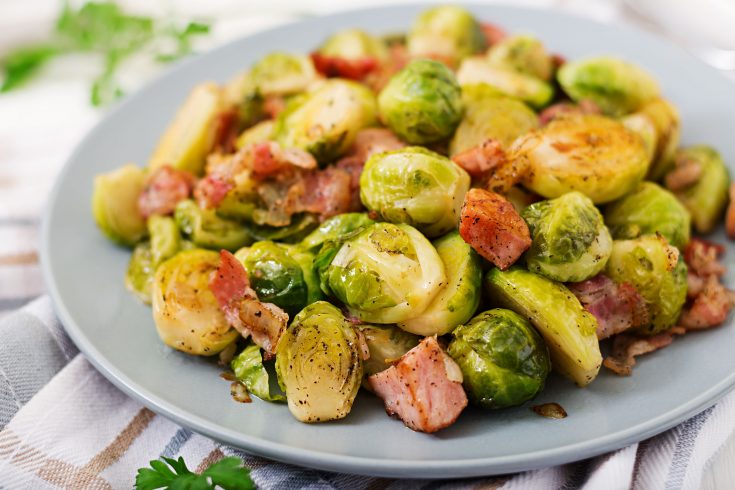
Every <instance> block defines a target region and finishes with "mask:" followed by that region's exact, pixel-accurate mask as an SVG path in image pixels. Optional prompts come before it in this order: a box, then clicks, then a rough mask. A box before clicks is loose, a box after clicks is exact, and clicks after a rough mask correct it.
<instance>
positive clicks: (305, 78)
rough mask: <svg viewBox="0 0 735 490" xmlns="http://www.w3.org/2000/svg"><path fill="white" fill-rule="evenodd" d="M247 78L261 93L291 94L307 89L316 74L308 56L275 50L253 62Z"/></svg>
mask: <svg viewBox="0 0 735 490" xmlns="http://www.w3.org/2000/svg"><path fill="white" fill-rule="evenodd" d="M249 78H250V83H251V84H252V87H253V88H254V89H255V91H257V92H258V93H259V94H261V95H291V94H297V93H299V92H303V91H305V90H306V89H308V88H309V85H310V84H311V83H312V82H313V81H314V80H316V78H317V74H316V71H315V70H314V65H313V64H312V62H311V59H310V58H309V57H308V56H303V55H293V54H289V53H280V52H275V53H270V54H268V55H266V56H265V57H263V58H262V59H261V60H260V61H258V62H257V63H255V64H254V65H253V67H252V68H251V69H250V73H249Z"/></svg>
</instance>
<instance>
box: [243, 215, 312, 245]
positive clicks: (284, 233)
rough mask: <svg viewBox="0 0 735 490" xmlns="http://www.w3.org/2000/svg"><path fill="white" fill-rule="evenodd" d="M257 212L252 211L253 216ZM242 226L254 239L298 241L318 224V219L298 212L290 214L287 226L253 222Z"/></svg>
mask: <svg viewBox="0 0 735 490" xmlns="http://www.w3.org/2000/svg"><path fill="white" fill-rule="evenodd" d="M256 211H258V210H256ZM257 214H258V213H257V212H254V213H253V216H257ZM243 226H245V229H247V231H248V233H249V234H250V236H251V237H253V239H255V240H272V241H278V242H286V243H298V242H299V241H300V240H302V239H304V238H305V237H306V235H308V234H309V233H310V232H311V231H312V230H313V229H315V228H316V227H317V226H319V219H318V218H317V217H316V216H315V215H313V214H311V213H300V214H297V215H294V216H292V217H291V224H289V225H287V226H270V225H258V224H255V223H245V224H244V225H243Z"/></svg>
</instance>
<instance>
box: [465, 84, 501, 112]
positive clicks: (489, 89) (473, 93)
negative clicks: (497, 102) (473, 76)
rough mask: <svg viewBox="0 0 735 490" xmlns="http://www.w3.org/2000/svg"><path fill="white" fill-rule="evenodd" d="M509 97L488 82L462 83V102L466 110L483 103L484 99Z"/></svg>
mask: <svg viewBox="0 0 735 490" xmlns="http://www.w3.org/2000/svg"><path fill="white" fill-rule="evenodd" d="M498 97H507V96H506V95H505V94H504V93H503V92H501V91H500V90H498V89H496V88H495V87H493V86H491V85H488V84H487V83H471V84H463V85H462V103H463V104H464V107H465V110H467V109H471V108H472V106H473V105H474V104H479V103H481V102H482V101H483V100H484V99H495V98H498Z"/></svg>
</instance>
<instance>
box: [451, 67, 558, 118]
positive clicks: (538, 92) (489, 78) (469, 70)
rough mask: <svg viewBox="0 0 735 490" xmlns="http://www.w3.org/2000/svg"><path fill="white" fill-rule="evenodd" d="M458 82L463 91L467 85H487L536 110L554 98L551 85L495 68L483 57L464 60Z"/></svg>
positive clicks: (524, 75) (505, 69)
mask: <svg viewBox="0 0 735 490" xmlns="http://www.w3.org/2000/svg"><path fill="white" fill-rule="evenodd" d="M457 80H458V81H459V84H460V85H461V86H462V89H463V90H464V87H465V86H467V85H469V86H472V85H477V84H487V85H490V86H491V87H493V88H495V89H497V90H499V91H500V92H501V93H503V94H504V95H507V96H508V97H513V98H515V99H520V100H522V101H523V102H526V103H528V104H530V105H531V106H533V107H535V108H540V107H543V106H545V105H546V104H548V103H549V102H550V101H551V99H552V97H553V96H554V88H553V87H552V86H551V84H549V83H547V82H544V81H543V80H540V79H538V78H536V77H533V76H531V75H526V74H524V73H519V72H517V71H513V70H511V69H509V68H505V67H502V66H495V65H493V64H491V63H490V62H489V61H488V60H487V59H486V58H482V57H474V58H467V59H466V60H464V61H463V62H462V64H461V65H460V67H459V70H458V71H457Z"/></svg>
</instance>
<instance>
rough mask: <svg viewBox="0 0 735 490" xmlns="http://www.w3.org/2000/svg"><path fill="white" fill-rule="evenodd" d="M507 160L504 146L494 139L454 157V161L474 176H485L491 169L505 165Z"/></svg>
mask: <svg viewBox="0 0 735 490" xmlns="http://www.w3.org/2000/svg"><path fill="white" fill-rule="evenodd" d="M507 160H508V159H507V157H506V155H505V151H504V150H503V147H502V146H500V143H498V142H497V141H496V140H494V139H487V140H485V141H483V142H482V143H481V144H479V145H477V146H475V147H472V148H470V149H468V150H465V151H463V152H461V153H458V154H456V155H454V156H453V157H452V161H453V162H454V163H456V164H457V165H459V166H460V167H462V168H463V169H465V170H466V171H467V173H468V174H470V175H471V176H472V177H474V178H481V177H483V176H485V175H486V174H487V173H488V172H489V171H490V170H492V169H494V168H498V167H500V166H501V165H505V164H506V163H507Z"/></svg>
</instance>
